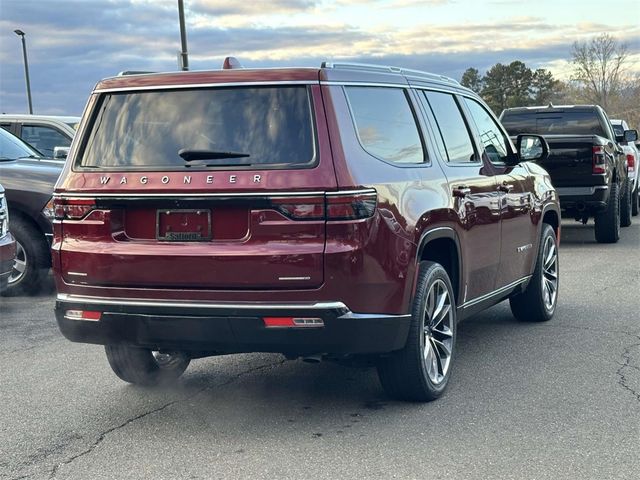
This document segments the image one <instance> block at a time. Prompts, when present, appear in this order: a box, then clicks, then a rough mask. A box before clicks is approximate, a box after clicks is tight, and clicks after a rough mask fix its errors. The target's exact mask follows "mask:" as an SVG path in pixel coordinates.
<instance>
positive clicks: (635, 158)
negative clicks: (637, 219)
mask: <svg viewBox="0 0 640 480" xmlns="http://www.w3.org/2000/svg"><path fill="white" fill-rule="evenodd" d="M611 125H612V126H613V131H614V133H615V134H616V140H618V143H620V145H621V146H622V149H623V150H624V154H625V156H626V157H627V167H628V169H629V179H630V181H631V185H632V194H631V213H632V214H633V216H636V215H638V207H639V206H640V205H639V204H640V195H638V184H640V173H638V169H640V165H639V164H638V162H639V161H640V151H639V150H638V147H636V144H635V142H625V141H624V132H625V130H629V126H628V125H627V122H625V121H624V120H614V119H612V120H611Z"/></svg>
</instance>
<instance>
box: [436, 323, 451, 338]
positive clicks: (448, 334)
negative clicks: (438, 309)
mask: <svg viewBox="0 0 640 480" xmlns="http://www.w3.org/2000/svg"><path fill="white" fill-rule="evenodd" d="M431 331H432V332H433V333H437V334H438V335H441V336H443V337H447V338H452V337H453V332H452V331H451V330H450V329H449V327H447V326H446V325H445V326H444V327H442V330H439V329H437V328H433V329H432V330H431Z"/></svg>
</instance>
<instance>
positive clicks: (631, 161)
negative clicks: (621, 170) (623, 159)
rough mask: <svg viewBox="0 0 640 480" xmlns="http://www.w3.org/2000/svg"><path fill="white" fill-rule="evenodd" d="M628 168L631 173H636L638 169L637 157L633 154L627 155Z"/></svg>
mask: <svg viewBox="0 0 640 480" xmlns="http://www.w3.org/2000/svg"><path fill="white" fill-rule="evenodd" d="M627 166H628V167H629V171H630V172H634V171H635V169H636V157H634V156H633V154H631V153H628V154H627Z"/></svg>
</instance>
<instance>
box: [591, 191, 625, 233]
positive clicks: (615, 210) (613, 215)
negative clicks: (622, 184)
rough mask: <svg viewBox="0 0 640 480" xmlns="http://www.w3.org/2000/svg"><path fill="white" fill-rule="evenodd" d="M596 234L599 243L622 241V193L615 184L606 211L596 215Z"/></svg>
mask: <svg viewBox="0 0 640 480" xmlns="http://www.w3.org/2000/svg"><path fill="white" fill-rule="evenodd" d="M595 234H596V241H597V242H598V243H616V242H617V241H618V240H619V239H620V191H619V187H618V184H617V183H615V182H614V183H612V184H611V192H610V193H609V202H608V203H607V207H606V209H605V210H603V211H602V212H598V213H597V214H596V217H595Z"/></svg>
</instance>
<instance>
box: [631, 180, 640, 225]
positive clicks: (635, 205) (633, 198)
mask: <svg viewBox="0 0 640 480" xmlns="http://www.w3.org/2000/svg"><path fill="white" fill-rule="evenodd" d="M638 190H640V182H638V185H636V189H635V190H634V191H633V194H632V195H631V214H632V215H633V216H634V217H635V216H637V215H638V208H639V207H640V205H638V202H640V198H638Z"/></svg>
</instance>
